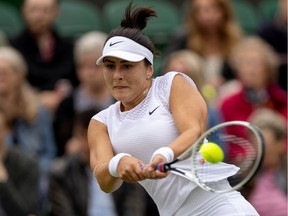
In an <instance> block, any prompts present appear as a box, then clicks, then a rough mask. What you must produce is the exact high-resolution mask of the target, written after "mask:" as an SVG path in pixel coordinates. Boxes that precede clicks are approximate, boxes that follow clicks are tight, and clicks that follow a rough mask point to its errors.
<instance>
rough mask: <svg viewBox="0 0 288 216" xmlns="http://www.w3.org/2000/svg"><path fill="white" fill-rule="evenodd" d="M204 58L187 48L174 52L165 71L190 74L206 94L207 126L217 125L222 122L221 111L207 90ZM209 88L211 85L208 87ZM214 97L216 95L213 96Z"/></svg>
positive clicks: (166, 64)
mask: <svg viewBox="0 0 288 216" xmlns="http://www.w3.org/2000/svg"><path fill="white" fill-rule="evenodd" d="M203 64H204V61H203V58H202V57H201V56H200V55H198V54H197V53H195V52H193V51H191V50H188V49H185V50H178V51H175V52H172V53H171V54H170V55H169V56H168V57H167V59H166V62H165V64H164V70H163V72H164V73H167V72H169V71H178V72H182V73H184V74H186V75H187V76H189V77H190V78H191V79H192V80H193V81H194V82H195V84H196V86H197V88H198V89H199V91H200V92H201V94H202V95H203V96H204V98H205V100H206V101H207V105H208V122H207V128H210V127H212V126H215V125H217V124H219V123H220V122H221V117H220V113H219V112H218V110H217V108H216V107H214V106H213V104H212V103H211V99H213V98H211V96H210V95H209V93H208V92H207V87H208V85H207V83H206V80H205V76H204V74H203V67H204V66H203ZM208 88H209V87H208ZM212 97H214V96H212Z"/></svg>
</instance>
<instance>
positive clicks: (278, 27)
mask: <svg viewBox="0 0 288 216" xmlns="http://www.w3.org/2000/svg"><path fill="white" fill-rule="evenodd" d="M278 2H279V3H278V5H279V6H278V14H277V16H276V17H275V18H274V19H273V20H271V21H269V22H266V23H264V25H263V26H261V28H260V29H259V32H258V34H259V36H260V37H262V38H263V39H264V40H265V41H266V42H268V43H269V44H270V45H271V46H272V47H273V48H274V49H275V51H276V52H277V53H278V55H279V56H280V68H279V76H278V83H279V84H280V86H281V87H282V88H283V89H285V90H286V91H287V0H278Z"/></svg>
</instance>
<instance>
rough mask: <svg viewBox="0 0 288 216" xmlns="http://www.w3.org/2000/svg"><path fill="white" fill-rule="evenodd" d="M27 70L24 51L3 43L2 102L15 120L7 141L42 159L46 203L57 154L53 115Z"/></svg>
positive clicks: (0, 69) (0, 49)
mask: <svg viewBox="0 0 288 216" xmlns="http://www.w3.org/2000/svg"><path fill="white" fill-rule="evenodd" d="M26 73H27V67H26V64H25V61H24V58H23V57H22V55H21V54H20V52H18V51H17V50H15V49H14V48H11V47H0V104H1V105H2V106H3V107H4V108H5V110H6V112H7V114H8V116H9V118H11V119H12V123H13V125H12V129H11V132H10V134H9V136H8V137H7V145H8V146H9V147H12V146H17V147H18V148H19V149H20V150H21V151H22V152H24V153H26V154H28V155H31V156H32V157H34V158H36V159H38V160H39V165H40V171H41V173H40V174H41V180H40V192H41V195H42V198H43V203H41V204H43V205H44V204H45V197H46V195H45V194H46V188H47V177H46V173H47V169H48V168H49V166H50V163H51V161H52V160H53V159H54V157H55V156H56V147H55V141H54V134H53V129H52V117H51V113H50V112H49V111H48V110H47V109H46V107H44V106H43V105H42V104H41V103H40V100H39V98H38V95H37V94H36V93H35V91H33V89H32V88H31V86H30V85H29V84H28V83H27V81H26V79H25V75H26Z"/></svg>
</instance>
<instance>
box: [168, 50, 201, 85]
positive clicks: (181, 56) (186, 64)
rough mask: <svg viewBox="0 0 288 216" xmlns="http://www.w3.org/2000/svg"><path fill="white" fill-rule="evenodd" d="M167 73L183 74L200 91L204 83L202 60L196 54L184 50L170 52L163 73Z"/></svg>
mask: <svg viewBox="0 0 288 216" xmlns="http://www.w3.org/2000/svg"><path fill="white" fill-rule="evenodd" d="M169 71H178V72H182V73H185V74H186V75H187V76H189V77H190V78H191V79H193V81H194V82H195V84H196V86H197V88H198V89H200V90H201V88H202V86H203V84H204V83H205V80H204V74H203V59H202V57H201V56H199V55H198V54H197V53H195V52H193V51H191V50H188V49H185V50H179V51H175V52H172V53H171V54H170V55H169V56H168V57H167V59H166V61H165V65H164V73H165V72H169Z"/></svg>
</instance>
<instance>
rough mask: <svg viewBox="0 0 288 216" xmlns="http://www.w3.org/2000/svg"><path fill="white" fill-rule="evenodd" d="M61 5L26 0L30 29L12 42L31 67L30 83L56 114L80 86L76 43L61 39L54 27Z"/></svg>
mask: <svg viewBox="0 0 288 216" xmlns="http://www.w3.org/2000/svg"><path fill="white" fill-rule="evenodd" d="M58 4H59V1H58V0H41V1H39V0H24V2H23V7H22V14H23V16H24V20H25V22H26V27H25V29H24V30H23V31H22V32H21V33H20V34H19V35H17V36H15V37H13V38H10V39H9V41H10V44H11V45H12V46H14V47H15V48H16V49H18V50H19V51H20V52H21V53H22V54H23V56H24V58H25V60H26V62H27V64H28V74H27V79H28V81H29V83H30V84H31V85H32V86H33V87H35V88H36V89H38V90H39V91H40V92H41V93H42V94H41V99H42V101H43V103H44V104H45V105H47V106H48V107H49V108H50V109H51V110H52V111H54V110H55V108H56V107H57V106H58V103H59V102H60V101H61V100H62V98H63V97H65V96H66V94H67V92H69V91H70V88H71V86H70V83H72V84H73V85H76V84H77V79H76V76H75V72H74V70H75V68H74V62H73V60H74V58H73V42H72V41H70V40H68V39H64V38H62V37H61V36H59V35H58V34H57V31H56V30H55V28H54V27H53V23H54V21H55V19H56V17H57V14H58V7H59V5H58Z"/></svg>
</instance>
